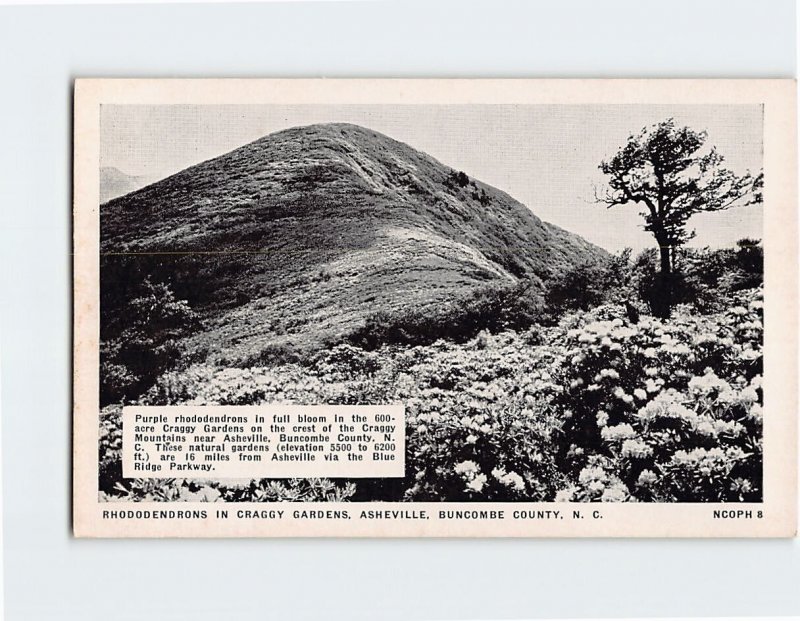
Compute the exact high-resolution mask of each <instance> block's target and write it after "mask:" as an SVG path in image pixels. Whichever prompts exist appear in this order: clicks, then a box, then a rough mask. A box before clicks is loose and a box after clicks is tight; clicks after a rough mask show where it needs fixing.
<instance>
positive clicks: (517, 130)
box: [100, 104, 769, 252]
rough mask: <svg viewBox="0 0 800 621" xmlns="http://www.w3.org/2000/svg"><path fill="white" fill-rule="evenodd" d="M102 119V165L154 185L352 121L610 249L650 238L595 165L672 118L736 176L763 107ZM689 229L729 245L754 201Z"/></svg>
mask: <svg viewBox="0 0 800 621" xmlns="http://www.w3.org/2000/svg"><path fill="white" fill-rule="evenodd" d="M100 116H101V119H100V128H101V140H100V165H101V166H113V167H115V168H118V169H119V170H121V171H122V172H124V173H126V174H129V175H144V176H145V177H147V178H148V179H151V180H153V181H155V180H157V179H160V178H163V177H166V176H168V175H170V174H172V173H175V172H178V171H179V170H182V169H184V168H186V167H188V166H191V165H193V164H196V163H199V162H201V161H204V160H207V159H210V158H213V157H216V156H218V155H222V154H223V153H227V152H228V151H231V150H232V149H235V148H236V147H239V146H241V145H243V144H247V143H248V142H252V141H253V140H256V139H258V138H261V137H263V136H265V135H267V134H270V133H272V132H275V131H279V130H282V129H286V128H289V127H296V126H301V125H309V124H312V123H326V122H348V123H355V124H358V125H362V126H365V127H369V128H370V129H373V130H375V131H378V132H381V133H384V134H387V135H388V136H391V137H392V138H395V139H397V140H400V141H402V142H405V143H407V144H409V145H410V146H412V147H414V148H416V149H419V150H421V151H425V152H426V153H428V154H429V155H431V156H433V157H435V158H436V159H438V160H439V161H441V162H442V163H443V164H446V165H448V166H450V167H452V168H454V169H457V170H463V171H464V172H465V173H467V174H468V175H469V176H471V177H475V178H477V179H479V180H481V181H483V182H485V183H488V184H490V185H493V186H495V187H497V188H499V189H501V190H503V191H505V192H507V193H508V194H510V195H511V196H513V197H514V198H516V199H517V200H519V201H520V202H522V203H523V204H525V205H526V206H528V208H530V209H531V210H532V211H533V212H534V213H535V214H536V215H537V216H539V217H540V218H542V219H543V220H545V221H547V222H551V223H553V224H556V225H558V226H561V227H562V228H565V229H567V230H569V231H572V232H574V233H577V234H579V235H581V236H582V237H584V238H586V239H587V240H589V241H591V242H593V243H595V244H597V245H599V246H601V247H603V248H605V249H607V250H609V251H612V252H616V251H618V250H621V249H622V248H625V247H631V248H633V249H634V250H635V251H639V250H642V249H644V248H648V247H651V246H652V245H653V244H654V241H653V239H652V237H651V236H650V234H649V233H646V232H645V231H643V230H642V218H641V217H640V216H639V215H638V212H639V209H638V208H637V207H635V206H626V207H615V208H613V209H607V208H605V207H604V206H602V205H598V204H596V203H595V201H594V196H595V189H602V188H603V187H604V175H603V174H602V173H601V172H600V170H599V168H598V166H599V164H600V162H601V161H602V160H604V159H608V158H610V157H611V156H613V155H614V153H615V152H616V151H617V150H618V149H619V148H620V147H622V146H623V145H624V144H625V142H626V140H627V138H628V136H629V135H631V134H632V133H638V131H639V130H641V129H642V128H643V127H644V126H647V125H651V124H653V123H657V122H659V121H662V120H664V119H667V118H670V117H672V118H674V119H675V121H676V122H677V123H678V124H681V125H688V126H689V127H691V128H692V129H695V130H698V131H699V130H706V131H707V132H708V144H710V145H714V146H716V147H717V150H718V151H719V152H720V153H721V154H722V155H723V156H724V157H725V161H726V166H727V167H729V168H731V169H732V170H733V171H734V172H737V173H739V174H742V173H744V172H746V171H747V170H750V171H753V172H756V171H759V170H761V167H762V150H763V149H762V148H763V123H762V109H761V106H759V105H641V104H635V105H631V104H625V105H563V104H558V105H538V104H537V105H464V104H458V105H335V106H332V105H224V106H223V105H156V106H154V105H124V106H123V105H113V106H111V105H104V106H102V107H101V115H100ZM768 182H769V180H768V179H767V183H768ZM689 227H690V228H694V229H695V230H696V233H697V235H696V237H695V239H694V240H693V241H692V242H691V243H690V245H692V246H711V247H723V246H731V245H733V244H734V243H735V242H736V241H737V240H738V239H741V238H742V237H754V238H761V237H762V208H761V206H749V207H735V208H732V209H729V210H728V211H725V212H718V213H711V214H698V215H696V216H694V217H693V218H692V219H691V220H690V222H689Z"/></svg>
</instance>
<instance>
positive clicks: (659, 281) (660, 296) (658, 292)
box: [650, 236, 673, 319]
mask: <svg viewBox="0 0 800 621" xmlns="http://www.w3.org/2000/svg"><path fill="white" fill-rule="evenodd" d="M656 241H657V242H658V251H659V257H660V260H661V261H660V271H659V273H658V275H657V276H656V282H655V290H654V291H653V298H652V302H651V304H650V306H651V309H652V311H653V314H654V315H655V316H656V317H660V318H662V319H668V318H669V316H670V314H671V311H672V305H673V293H672V248H671V247H670V245H669V241H668V240H667V239H665V238H664V237H661V236H658V237H656Z"/></svg>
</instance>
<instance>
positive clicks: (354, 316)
mask: <svg viewBox="0 0 800 621" xmlns="http://www.w3.org/2000/svg"><path fill="white" fill-rule="evenodd" d="M101 252H102V253H103V254H104V256H103V259H102V260H103V264H102V265H103V276H102V278H103V289H104V291H103V303H104V304H105V307H104V310H103V312H104V313H106V312H108V313H114V312H116V310H115V307H116V306H117V305H118V303H119V300H122V299H124V298H125V297H126V289H127V288H129V287H130V286H131V285H132V284H135V282H136V281H137V280H141V279H142V278H144V277H146V276H148V275H149V276H150V277H151V278H154V279H164V280H169V281H170V284H171V286H172V288H173V289H174V291H175V292H176V294H177V295H178V296H179V297H181V298H185V299H187V300H189V302H190V304H191V305H192V306H193V307H194V308H195V309H196V310H197V311H198V312H199V313H200V314H201V316H202V317H203V319H204V323H205V325H206V327H207V331H206V332H205V333H204V335H203V337H202V338H203V339H204V342H205V343H207V344H210V347H211V349H212V350H213V353H214V354H215V355H217V356H221V357H224V358H227V359H231V358H233V359H236V360H239V359H241V358H243V357H244V358H248V357H253V356H257V355H258V353H259V352H260V351H263V350H264V349H265V348H267V347H268V346H271V345H274V344H276V343H286V342H289V343H295V344H301V345H302V344H303V343H311V342H319V341H320V340H321V339H324V338H331V337H334V338H335V337H337V336H339V335H341V334H344V333H345V332H347V331H348V330H352V329H353V328H354V327H356V326H357V325H358V324H360V323H362V322H363V320H364V318H365V317H366V316H367V315H368V314H371V313H373V312H375V311H376V310H398V309H402V308H404V307H411V306H413V307H417V308H419V307H424V306H425V305H428V304H434V303H441V302H446V301H447V300H451V299H452V298H453V297H454V296H457V295H459V294H462V293H464V292H467V291H469V290H472V289H474V288H476V287H479V286H482V285H486V284H503V283H508V284H512V283H514V282H516V281H517V280H518V279H520V278H526V279H530V280H531V282H532V283H533V286H534V287H536V288H538V289H540V290H541V289H542V288H543V286H544V285H543V282H544V281H545V280H547V279H552V278H557V277H558V276H559V275H560V274H562V273H563V271H564V270H565V269H567V268H569V267H570V266H573V265H575V264H578V263H582V262H586V261H595V260H599V259H601V258H603V257H604V256H606V255H605V252H604V251H602V250H601V249H599V248H597V247H596V246H593V245H591V244H589V243H588V242H586V241H585V240H583V239H582V238H580V237H578V236H576V235H573V234H571V233H568V232H566V231H564V230H562V229H560V228H558V227H555V226H552V225H549V224H547V223H545V222H542V221H541V220H540V219H539V218H537V217H536V216H535V215H534V214H533V213H532V212H531V211H530V210H529V209H527V208H526V207H525V206H524V205H522V204H520V203H519V202H517V201H515V200H514V199H513V198H511V197H510V196H508V195H507V194H505V193H504V192H501V191H500V190H497V189H495V188H493V187H491V186H488V185H486V184H483V183H481V182H479V181H477V180H471V179H468V178H466V176H465V175H463V174H455V173H454V172H453V171H452V170H451V169H450V168H448V167H447V166H445V165H443V164H441V163H439V162H438V161H436V160H435V159H433V158H431V157H430V156H428V155H426V154H424V153H422V152H420V151H417V150H415V149H413V148H411V147H409V146H408V145H406V144H403V143H401V142H398V141H396V140H393V139H391V138H389V137H387V136H385V135H382V134H380V133H377V132H374V131H372V130H369V129H365V128H363V127H359V126H355V125H348V124H325V125H313V126H308V127H299V128H293V129H289V130H285V131H281V132H278V133H275V134H271V135H269V136H266V137H264V138H262V139H260V140H257V141H255V142H253V143H251V144H248V145H245V146H243V147H241V148H238V149H236V150H234V151H232V152H230V153H228V154H225V155H222V156H220V157H218V158H215V159H212V160H209V161H207V162H203V163H201V164H198V165H196V166H193V167H191V168H188V169H186V170H184V171H181V172H179V173H177V174H175V175H173V176H171V177H168V178H166V179H164V180H162V181H159V182H157V183H154V184H152V185H150V186H148V187H146V188H143V189H140V190H138V191H135V192H133V193H131V194H128V195H126V196H124V197H121V198H117V199H114V200H111V201H110V202H108V203H106V204H104V205H103V207H102V209H101ZM154 253H156V254H154ZM104 317H105V315H104Z"/></svg>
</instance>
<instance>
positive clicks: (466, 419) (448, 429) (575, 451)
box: [100, 289, 763, 502]
mask: <svg viewBox="0 0 800 621" xmlns="http://www.w3.org/2000/svg"><path fill="white" fill-rule="evenodd" d="M732 295H733V297H731V298H730V300H729V302H730V303H729V304H728V305H727V310H725V311H722V312H719V313H716V314H712V315H703V316H697V315H696V314H693V313H692V312H690V309H689V308H688V307H678V308H676V309H675V311H674V313H673V316H672V317H671V318H670V319H669V320H660V319H654V318H652V317H649V316H643V317H642V318H641V320H640V321H638V322H637V323H636V324H632V323H631V322H630V321H629V320H628V319H626V315H625V311H624V309H623V308H622V307H620V306H616V305H603V306H600V307H597V308H595V309H593V310H591V311H586V312H581V311H579V312H575V313H573V314H570V315H568V316H565V317H563V318H562V319H561V321H560V322H559V323H558V325H555V326H550V327H542V326H537V327H534V328H532V329H531V330H528V331H526V332H523V333H518V332H515V331H506V332H501V333H499V334H489V333H488V332H482V333H480V334H478V335H477V336H476V337H475V338H473V339H472V340H470V341H468V342H466V343H460V344H457V343H452V342H447V341H443V340H439V341H436V342H433V343H431V344H428V345H417V346H413V347H411V346H407V345H394V346H384V347H382V348H380V349H378V350H376V351H364V350H362V349H360V348H357V347H354V346H352V345H347V344H345V345H339V346H336V347H333V348H331V349H329V350H327V351H325V352H322V353H319V354H316V355H315V356H314V357H313V358H311V359H310V360H308V361H306V362H304V363H302V364H300V363H292V364H281V365H279V366H275V367H271V368H269V367H263V366H256V367H252V368H245V369H243V368H219V367H215V366H210V365H194V366H192V367H190V368H188V369H184V370H181V371H172V372H167V373H165V374H164V375H162V376H161V378H160V379H159V380H158V381H157V382H156V384H155V385H154V386H153V387H152V388H151V389H150V390H149V391H148V392H147V393H146V394H145V395H144V396H143V397H142V398H141V399H140V400H139V402H140V403H144V404H152V405H158V404H177V403H185V404H196V405H206V404H208V405H215V404H219V405H247V404H258V403H300V404H359V403H360V404H381V403H398V402H399V403H403V404H405V407H406V476H405V478H404V479H400V480H398V479H380V480H368V481H367V480H355V481H336V482H332V481H328V480H324V479H323V480H318V479H315V480H288V481H287V480H280V481H274V480H273V481H269V480H256V481H252V482H249V483H246V484H242V485H238V486H231V485H223V484H222V483H220V482H213V481H211V482H209V481H192V480H154V481H144V482H143V481H141V480H135V481H133V482H131V481H128V480H122V478H121V472H120V469H119V452H120V448H121V438H120V434H119V428H118V425H119V409H118V407H117V408H116V409H115V406H112V407H109V408H106V409H105V410H104V411H103V415H102V416H101V439H100V453H101V490H102V492H103V493H104V494H106V495H108V497H113V498H127V499H140V500H145V499H148V500H160V499H180V500H190V499H198V498H204V499H208V500H228V501H242V500H250V501H261V500H265V501H276V500H317V501H319V500H345V499H353V500H406V501H436V500H451V501H455V500H459V501H516V500H528V501H551V500H561V501H576V502H578V501H579V502H584V501H602V502H625V501H646V502H703V501H755V500H759V499H760V498H761V495H762V489H761V462H762V452H761V450H762V449H761V434H762V409H761V406H762V403H763V394H762V389H761V375H762V342H763V316H762V314H763V305H762V300H761V291H760V290H758V289H751V290H744V291H740V292H737V293H735V294H732Z"/></svg>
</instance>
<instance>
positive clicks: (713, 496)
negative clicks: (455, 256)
mask: <svg viewBox="0 0 800 621" xmlns="http://www.w3.org/2000/svg"><path fill="white" fill-rule="evenodd" d="M737 301H738V302H739V304H737V305H734V306H733V307H732V308H730V310H728V311H726V312H723V313H719V314H717V315H714V316H709V317H702V318H697V317H694V316H691V315H689V314H688V313H686V312H685V309H684V312H681V310H680V309H679V310H678V312H676V313H675V317H673V319H671V320H669V321H661V320H658V319H653V318H649V317H647V318H644V319H642V320H641V321H640V322H639V323H638V324H637V325H634V326H631V325H628V324H626V323H624V322H623V321H622V319H620V318H615V319H611V320H609V319H604V320H599V321H598V320H593V319H594V317H593V316H592V315H593V314H594V312H593V313H589V314H587V316H585V317H584V318H583V319H584V321H585V322H586V323H584V325H582V326H581V327H576V328H572V329H570V330H568V331H567V333H566V339H565V343H566V345H567V347H568V348H569V349H568V350H567V351H566V356H565V359H564V363H563V366H562V368H561V371H560V375H559V377H560V378H561V381H562V384H563V385H564V386H565V388H566V390H565V391H564V393H562V394H561V395H559V397H558V399H557V403H558V405H559V406H560V408H561V409H562V414H563V417H564V428H563V429H564V434H563V435H562V436H561V441H560V446H559V449H558V450H559V455H560V464H561V465H562V466H563V467H564V469H565V471H566V472H567V473H568V475H569V476H570V479H571V481H572V486H571V487H567V488H565V489H564V490H562V493H561V494H560V495H559V498H560V499H562V500H600V499H602V500H610V499H616V500H626V499H628V498H630V499H638V500H655V501H694V502H697V501H733V500H751V501H752V500H757V499H759V498H760V496H761V457H762V454H761V432H762V421H761V402H762V394H761V369H762V359H761V342H762V330H763V323H762V309H763V304H762V302H761V294H760V292H758V291H751V292H748V293H745V294H742V295H740V296H739V297H738V299H737ZM604 311H606V312H607V309H598V310H597V311H596V312H597V314H600V313H603V312H604ZM712 369H713V370H712ZM600 471H602V473H601V472H600ZM607 490H613V491H612V492H610V494H609V496H608V497H605V498H603V497H602V495H603V494H604V493H605V491H607Z"/></svg>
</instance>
